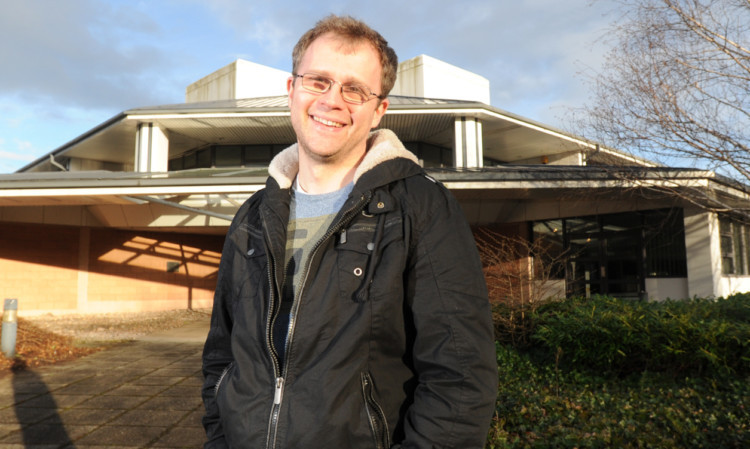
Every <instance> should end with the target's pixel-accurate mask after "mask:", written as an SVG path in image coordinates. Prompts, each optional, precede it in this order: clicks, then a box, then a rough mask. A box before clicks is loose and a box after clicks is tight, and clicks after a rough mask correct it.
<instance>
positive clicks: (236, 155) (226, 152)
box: [214, 145, 242, 167]
mask: <svg viewBox="0 0 750 449" xmlns="http://www.w3.org/2000/svg"><path fill="white" fill-rule="evenodd" d="M214 151H215V152H216V154H215V156H214V157H215V160H214V165H215V166H216V167H241V166H242V147H241V146H239V145H226V146H220V147H216V148H215V150H214Z"/></svg>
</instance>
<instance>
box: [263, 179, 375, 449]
mask: <svg viewBox="0 0 750 449" xmlns="http://www.w3.org/2000/svg"><path fill="white" fill-rule="evenodd" d="M371 199H372V193H369V192H368V193H367V194H366V195H362V196H361V197H360V200H359V203H357V204H356V205H354V206H353V207H352V208H351V209H349V210H348V211H347V212H346V213H345V214H344V216H343V217H342V218H341V219H340V220H339V221H338V222H337V223H336V225H335V226H332V227H331V228H329V229H328V231H327V232H326V233H325V235H323V237H321V238H320V240H318V242H317V243H316V244H315V246H314V247H313V249H312V251H311V252H310V257H309V258H308V263H307V264H306V266H305V274H304V276H303V277H302V285H301V286H300V289H299V292H298V293H297V294H296V295H295V297H294V300H293V303H292V310H291V312H290V314H289V330H288V331H287V337H286V342H285V343H284V354H285V357H286V362H285V363H284V366H283V369H282V368H280V366H281V362H280V361H279V359H278V354H276V351H275V350H274V349H273V333H272V332H271V327H272V321H273V315H274V308H275V304H274V295H273V293H271V303H270V307H269V309H268V320H266V323H267V325H266V341H267V342H268V344H267V345H266V346H267V349H268V351H269V353H270V354H271V359H272V360H273V365H274V373H275V374H276V382H275V390H274V401H273V406H272V407H271V416H270V418H269V420H268V436H267V438H266V448H267V449H275V447H276V437H277V431H278V426H279V413H280V411H281V402H282V399H283V396H284V382H285V380H286V375H287V371H288V367H289V355H290V352H289V348H290V347H291V344H292V339H293V337H294V327H295V324H296V318H297V314H298V313H299V298H301V297H302V292H303V291H304V289H305V284H306V283H307V277H308V275H309V274H310V265H311V264H312V261H313V259H314V258H315V255H316V254H317V252H318V248H320V246H321V245H322V244H323V242H325V241H326V240H328V239H329V238H331V236H332V235H334V234H336V233H337V232H339V230H341V228H343V227H344V226H346V225H347V224H348V223H349V222H350V221H351V220H352V219H353V218H354V217H355V216H356V214H358V213H359V212H360V211H361V210H364V207H365V206H366V205H367V203H368V202H369V201H370V200H371ZM264 229H265V226H264ZM266 239H268V236H267V235H266ZM267 245H268V247H269V248H270V247H271V245H270V244H268V243H267ZM267 254H269V255H270V254H271V252H270V251H267ZM269 259H273V255H270V256H269ZM273 265H274V267H272V264H269V265H268V276H269V285H274V284H271V282H273V279H274V278H275V276H273V273H274V270H272V268H275V261H274V264H273ZM283 281H284V282H286V274H285V275H284V279H283ZM280 288H281V287H280V286H278V285H277V286H276V291H277V292H278V291H281V290H280Z"/></svg>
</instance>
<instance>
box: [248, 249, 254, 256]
mask: <svg viewBox="0 0 750 449" xmlns="http://www.w3.org/2000/svg"><path fill="white" fill-rule="evenodd" d="M253 254H255V248H250V249H249V250H247V255H248V256H252V255H253Z"/></svg>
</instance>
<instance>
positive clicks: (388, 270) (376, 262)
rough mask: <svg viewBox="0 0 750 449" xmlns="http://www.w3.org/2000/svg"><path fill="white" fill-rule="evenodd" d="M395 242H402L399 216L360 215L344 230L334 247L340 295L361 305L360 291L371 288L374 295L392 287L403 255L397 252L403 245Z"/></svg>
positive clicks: (383, 292)
mask: <svg viewBox="0 0 750 449" xmlns="http://www.w3.org/2000/svg"><path fill="white" fill-rule="evenodd" d="M378 221H380V223H378ZM379 227H380V229H378V228H379ZM397 242H398V243H401V244H402V243H403V230H402V219H401V217H399V216H396V217H390V218H386V217H385V216H372V217H368V216H363V217H361V218H360V219H359V220H357V221H356V222H354V223H353V224H352V225H351V226H349V227H348V228H347V229H345V230H343V231H342V232H341V233H340V234H339V236H338V238H337V241H336V245H335V248H336V253H337V265H338V278H339V288H340V291H341V296H342V297H344V298H350V299H352V300H354V301H356V302H362V301H361V300H360V299H358V298H357V294H358V292H360V291H361V290H362V289H363V288H364V289H368V290H369V289H370V288H372V295H373V296H380V295H383V294H386V293H387V292H388V291H389V290H390V289H392V288H395V285H394V283H393V280H394V279H397V278H399V277H400V276H401V272H400V271H399V270H400V269H399V267H400V266H401V263H399V259H401V258H402V256H403V251H402V250H400V249H397V248H401V247H402V246H403V245H396V244H395V243H397ZM392 262H395V263H392ZM368 296H369V295H368Z"/></svg>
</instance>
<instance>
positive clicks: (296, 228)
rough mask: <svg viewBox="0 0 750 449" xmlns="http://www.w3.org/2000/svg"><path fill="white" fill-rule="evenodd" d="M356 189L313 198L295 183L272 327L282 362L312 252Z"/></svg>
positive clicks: (348, 187)
mask: <svg viewBox="0 0 750 449" xmlns="http://www.w3.org/2000/svg"><path fill="white" fill-rule="evenodd" d="M353 187H354V185H353V184H348V185H346V186H344V187H343V188H341V189H339V190H336V191H334V192H330V193H323V194H320V195H310V194H308V193H305V192H303V191H302V190H301V189H300V188H299V186H298V184H297V182H296V180H295V182H294V186H293V188H292V198H291V202H290V205H289V209H290V210H289V223H288V224H287V234H286V235H287V238H286V254H285V257H284V259H285V260H284V263H285V266H286V270H285V276H284V285H283V286H282V295H281V305H280V306H279V311H278V314H277V315H276V320H275V321H274V326H273V337H274V346H275V348H276V352H277V353H278V355H279V360H280V361H283V360H284V356H285V349H286V338H287V334H288V332H289V318H290V314H291V310H292V305H293V303H294V298H295V297H296V295H297V293H298V291H299V288H300V283H301V281H302V275H303V274H304V268H305V266H306V265H307V262H308V260H309V257H310V252H311V251H312V249H313V248H314V247H315V245H316V244H317V243H318V241H319V240H320V239H321V238H322V237H323V236H324V235H325V233H326V231H328V228H329V226H331V222H332V221H333V219H334V218H335V216H336V214H337V213H338V211H339V210H340V209H341V207H342V206H343V205H344V203H345V202H346V198H347V197H348V196H349V193H350V192H351V191H352V188H353Z"/></svg>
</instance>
